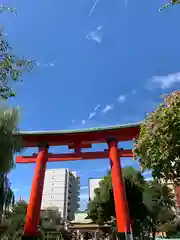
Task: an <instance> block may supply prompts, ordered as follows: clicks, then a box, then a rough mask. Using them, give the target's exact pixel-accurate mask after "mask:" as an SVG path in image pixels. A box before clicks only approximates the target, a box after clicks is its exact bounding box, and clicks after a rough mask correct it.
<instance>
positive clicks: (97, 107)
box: [94, 104, 101, 112]
mask: <svg viewBox="0 0 180 240" xmlns="http://www.w3.org/2000/svg"><path fill="white" fill-rule="evenodd" d="M100 106H101V105H100V104H98V105H97V106H96V107H95V108H94V111H95V112H96V111H97V110H98V109H99V108H100Z"/></svg>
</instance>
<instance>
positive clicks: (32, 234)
mask: <svg viewBox="0 0 180 240" xmlns="http://www.w3.org/2000/svg"><path fill="white" fill-rule="evenodd" d="M47 159H48V146H44V147H40V148H39V153H38V156H37V159H36V167H35V172H34V177H33V182H32V188H31V195H30V200H29V204H28V208H27V213H26V220H25V225H24V235H23V236H22V240H36V239H38V236H39V232H38V226H39V219H40V210H41V200H42V194H43V186H44V176H45V171H46V162H47Z"/></svg>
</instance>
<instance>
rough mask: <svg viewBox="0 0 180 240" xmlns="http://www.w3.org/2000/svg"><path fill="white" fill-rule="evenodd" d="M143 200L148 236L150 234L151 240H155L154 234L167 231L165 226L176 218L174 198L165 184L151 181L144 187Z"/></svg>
mask: <svg viewBox="0 0 180 240" xmlns="http://www.w3.org/2000/svg"><path fill="white" fill-rule="evenodd" d="M143 199H144V204H145V206H146V209H147V212H146V214H147V215H146V224H147V225H149V229H148V230H149V233H148V235H150V233H151V232H152V235H153V239H155V236H156V232H157V231H160V230H164V231H165V230H166V231H168V229H167V228H165V225H167V223H170V222H172V221H174V220H175V218H176V214H175V211H174V209H175V206H176V203H175V200H174V199H175V196H174V194H173V192H172V190H171V189H170V188H169V187H168V186H167V185H166V184H160V183H158V182H156V181H152V182H147V183H146V184H145V185H144V193H143ZM163 226H164V227H163Z"/></svg>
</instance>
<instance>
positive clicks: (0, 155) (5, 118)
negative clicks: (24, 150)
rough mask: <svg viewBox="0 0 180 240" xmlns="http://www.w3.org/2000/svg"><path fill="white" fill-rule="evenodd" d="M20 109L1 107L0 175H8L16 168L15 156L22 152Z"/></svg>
mask: <svg viewBox="0 0 180 240" xmlns="http://www.w3.org/2000/svg"><path fill="white" fill-rule="evenodd" d="M18 119H19V108H18V107H15V108H12V109H9V108H7V107H5V106H0V173H7V172H9V170H10V169H12V168H13V166H14V161H13V154H14V153H16V152H18V151H20V150H21V146H22V144H21V139H19V138H17V137H16V136H15V135H14V132H16V131H17V123H18Z"/></svg>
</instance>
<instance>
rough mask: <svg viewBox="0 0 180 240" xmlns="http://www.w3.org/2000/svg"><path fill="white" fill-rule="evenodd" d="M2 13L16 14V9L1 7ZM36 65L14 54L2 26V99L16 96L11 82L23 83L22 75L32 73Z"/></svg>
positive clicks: (0, 61)
mask: <svg viewBox="0 0 180 240" xmlns="http://www.w3.org/2000/svg"><path fill="white" fill-rule="evenodd" d="M2 11H9V12H14V11H15V9H13V8H9V7H6V6H3V5H0V12H2ZM34 65H35V62H34V60H26V59H24V58H23V57H18V56H17V55H15V54H14V53H13V50H12V48H11V47H10V45H9V43H8V41H7V40H6V39H5V34H4V29H3V26H1V25H0V97H1V98H3V99H8V98H9V97H13V96H15V95H16V93H15V92H14V91H13V89H12V88H11V86H12V84H11V82H14V81H15V82H16V81H19V80H21V81H22V78H21V75H22V73H23V72H25V71H31V70H32V68H33V66H34Z"/></svg>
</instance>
